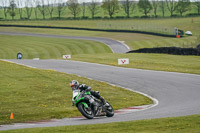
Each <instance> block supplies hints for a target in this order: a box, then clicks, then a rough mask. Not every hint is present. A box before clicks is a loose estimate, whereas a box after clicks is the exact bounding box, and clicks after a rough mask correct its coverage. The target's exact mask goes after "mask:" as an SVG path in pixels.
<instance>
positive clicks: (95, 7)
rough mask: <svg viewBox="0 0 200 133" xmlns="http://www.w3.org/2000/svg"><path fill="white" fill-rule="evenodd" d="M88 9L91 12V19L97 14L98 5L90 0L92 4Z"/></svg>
mask: <svg viewBox="0 0 200 133" xmlns="http://www.w3.org/2000/svg"><path fill="white" fill-rule="evenodd" d="M88 8H89V10H90V12H91V15H92V18H94V15H95V14H97V13H98V3H97V2H96V1H94V0H92V3H91V4H90V5H89V6H88Z"/></svg>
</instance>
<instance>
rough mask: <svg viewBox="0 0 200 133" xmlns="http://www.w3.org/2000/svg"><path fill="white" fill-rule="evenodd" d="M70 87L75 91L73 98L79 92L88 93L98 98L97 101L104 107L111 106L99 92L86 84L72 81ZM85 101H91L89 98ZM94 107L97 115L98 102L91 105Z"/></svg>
mask: <svg viewBox="0 0 200 133" xmlns="http://www.w3.org/2000/svg"><path fill="white" fill-rule="evenodd" d="M70 86H71V88H72V91H73V98H74V97H75V96H76V95H77V92H78V91H79V90H80V91H83V90H84V91H86V92H90V93H91V95H92V96H94V97H96V98H97V99H100V100H101V102H102V103H103V105H104V106H109V104H108V103H107V102H106V100H105V99H103V97H101V95H100V93H99V92H98V91H92V90H91V89H92V88H91V87H90V86H87V85H85V84H79V82H78V81H77V80H72V81H71V83H70ZM85 99H86V100H87V101H89V102H90V101H91V100H90V99H89V98H88V97H85ZM91 104H92V105H93V107H94V112H95V114H96V113H97V110H98V107H97V104H96V102H92V103H91Z"/></svg>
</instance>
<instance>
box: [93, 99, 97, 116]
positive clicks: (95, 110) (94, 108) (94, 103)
mask: <svg viewBox="0 0 200 133" xmlns="http://www.w3.org/2000/svg"><path fill="white" fill-rule="evenodd" d="M92 104H93V111H94V115H95V116H97V115H98V106H97V103H96V102H93V103H92Z"/></svg>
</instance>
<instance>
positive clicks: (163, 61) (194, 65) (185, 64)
mask: <svg viewBox="0 0 200 133" xmlns="http://www.w3.org/2000/svg"><path fill="white" fill-rule="evenodd" d="M119 58H129V64H128V65H118V59H119ZM72 59H73V60H79V61H84V62H93V63H100V64H107V65H113V66H121V67H128V68H138V69H147V70H159V71H169V72H182V73H192V74H200V69H199V68H200V56H177V55H167V54H140V53H138V54H136V53H130V54H104V55H102V54H101V55H100V54H99V55H98V54H96V55H95V56H91V55H74V56H73V58H72Z"/></svg>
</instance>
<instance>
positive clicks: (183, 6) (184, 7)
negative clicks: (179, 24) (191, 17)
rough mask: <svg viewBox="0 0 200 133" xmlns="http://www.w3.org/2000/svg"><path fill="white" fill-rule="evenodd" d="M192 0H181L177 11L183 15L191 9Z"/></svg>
mask: <svg viewBox="0 0 200 133" xmlns="http://www.w3.org/2000/svg"><path fill="white" fill-rule="evenodd" d="M190 4H191V3H190V0H179V1H178V5H177V8H176V10H177V12H179V13H180V15H181V16H183V13H184V12H186V11H189V10H190Z"/></svg>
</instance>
